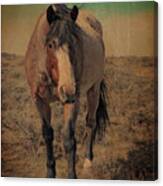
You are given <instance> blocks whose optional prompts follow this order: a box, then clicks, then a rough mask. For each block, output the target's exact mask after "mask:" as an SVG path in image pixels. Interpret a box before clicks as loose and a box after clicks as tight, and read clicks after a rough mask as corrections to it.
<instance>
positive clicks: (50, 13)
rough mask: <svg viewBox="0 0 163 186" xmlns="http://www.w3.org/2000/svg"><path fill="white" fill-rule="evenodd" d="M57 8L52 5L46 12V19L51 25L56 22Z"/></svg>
mask: <svg viewBox="0 0 163 186" xmlns="http://www.w3.org/2000/svg"><path fill="white" fill-rule="evenodd" d="M54 8H55V7H54V6H53V5H50V6H49V7H48V9H47V11H46V17H47V21H48V23H49V25H50V24H51V23H52V22H53V21H54V20H56V17H57V16H56V12H55V9H54Z"/></svg>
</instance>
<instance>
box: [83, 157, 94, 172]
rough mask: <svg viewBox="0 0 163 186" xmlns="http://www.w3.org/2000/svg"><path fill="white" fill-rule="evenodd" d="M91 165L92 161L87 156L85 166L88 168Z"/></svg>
mask: <svg viewBox="0 0 163 186" xmlns="http://www.w3.org/2000/svg"><path fill="white" fill-rule="evenodd" d="M91 167H92V161H91V160H89V159H87V158H86V159H85V161H84V165H83V168H84V169H88V168H91Z"/></svg>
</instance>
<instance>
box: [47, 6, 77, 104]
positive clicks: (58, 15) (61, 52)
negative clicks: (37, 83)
mask: <svg viewBox="0 0 163 186" xmlns="http://www.w3.org/2000/svg"><path fill="white" fill-rule="evenodd" d="M77 14H78V10H77V8H76V7H74V8H73V9H72V11H70V10H69V9H67V8H66V9H65V7H64V6H63V5H57V6H55V7H53V6H50V7H49V8H48V10H47V20H48V22H49V24H50V30H49V33H48V34H47V39H46V47H47V55H48V59H49V60H48V64H49V65H48V66H49V71H50V73H51V77H52V78H53V80H54V81H55V82H56V85H57V90H58V91H57V92H58V96H59V99H60V100H61V101H62V102H63V103H72V102H74V101H75V98H76V82H75V73H74V64H73V59H72V56H73V54H72V52H73V51H72V48H73V47H75V46H72V45H73V39H74V37H73V35H72V29H73V28H74V26H75V20H76V18H77Z"/></svg>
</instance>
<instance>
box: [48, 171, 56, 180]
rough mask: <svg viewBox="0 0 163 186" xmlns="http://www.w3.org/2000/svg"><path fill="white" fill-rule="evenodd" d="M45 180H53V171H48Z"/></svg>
mask: <svg viewBox="0 0 163 186" xmlns="http://www.w3.org/2000/svg"><path fill="white" fill-rule="evenodd" d="M47 178H55V172H54V171H53V170H49V171H48V173H47Z"/></svg>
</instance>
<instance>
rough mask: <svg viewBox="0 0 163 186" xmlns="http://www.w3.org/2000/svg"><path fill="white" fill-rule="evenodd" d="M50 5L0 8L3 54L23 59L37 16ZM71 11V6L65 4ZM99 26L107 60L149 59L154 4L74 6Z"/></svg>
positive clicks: (126, 3) (118, 3)
mask: <svg viewBox="0 0 163 186" xmlns="http://www.w3.org/2000/svg"><path fill="white" fill-rule="evenodd" d="M48 6H49V5H43V4H42V5H3V6H2V9H1V13H2V26H1V29H2V30H1V32H2V52H4V51H5V52H9V53H15V54H19V55H24V54H25V51H26V48H27V44H28V41H29V39H30V36H31V34H32V32H33V29H34V26H35V24H36V21H37V19H38V17H39V15H40V14H41V13H42V12H44V11H46V8H47V7H48ZM68 6H69V7H72V6H73V4H68ZM77 6H78V7H79V8H80V11H82V9H86V10H88V11H91V12H92V14H94V15H95V16H96V17H97V18H98V19H99V20H100V22H101V24H102V26H103V32H104V38H103V39H104V43H105V47H106V53H107V55H110V56H112V55H113V56H126V55H132V56H133V55H136V56H152V55H153V51H154V40H155V33H154V27H155V20H154V15H155V3H154V2H153V1H146V2H114V3H84V4H81V3H79V4H77Z"/></svg>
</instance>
